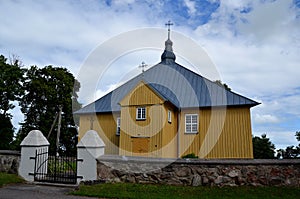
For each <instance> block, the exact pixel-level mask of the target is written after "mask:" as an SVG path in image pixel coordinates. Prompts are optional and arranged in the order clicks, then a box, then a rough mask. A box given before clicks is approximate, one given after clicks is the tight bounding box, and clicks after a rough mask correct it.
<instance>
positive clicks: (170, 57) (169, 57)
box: [161, 20, 176, 63]
mask: <svg viewBox="0 0 300 199" xmlns="http://www.w3.org/2000/svg"><path fill="white" fill-rule="evenodd" d="M165 25H166V26H168V39H167V41H166V42H165V50H164V52H163V54H162V55H161V61H162V62H166V63H169V62H174V61H175V59H176V56H175V54H174V53H173V48H172V46H173V42H172V41H171V40H170V26H172V25H173V23H171V21H170V20H169V21H168V23H166V24H165Z"/></svg>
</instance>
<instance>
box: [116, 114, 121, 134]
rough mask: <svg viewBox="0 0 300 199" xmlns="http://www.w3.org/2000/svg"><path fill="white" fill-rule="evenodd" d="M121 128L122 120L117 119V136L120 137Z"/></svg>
mask: <svg viewBox="0 0 300 199" xmlns="http://www.w3.org/2000/svg"><path fill="white" fill-rule="evenodd" d="M120 127H121V118H120V117H118V118H117V131H116V135H120Z"/></svg>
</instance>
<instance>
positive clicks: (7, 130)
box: [0, 114, 14, 150]
mask: <svg viewBox="0 0 300 199" xmlns="http://www.w3.org/2000/svg"><path fill="white" fill-rule="evenodd" d="M0 121H1V122H0V136H1V139H0V150H7V149H11V147H10V144H11V142H12V141H13V136H14V128H13V125H12V123H11V121H10V117H8V116H6V115H3V114H0Z"/></svg>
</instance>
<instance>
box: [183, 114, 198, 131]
mask: <svg viewBox="0 0 300 199" xmlns="http://www.w3.org/2000/svg"><path fill="white" fill-rule="evenodd" d="M192 116H197V123H193V122H192ZM187 117H191V123H189V124H190V125H191V127H190V131H187V121H186V120H187ZM184 118H185V126H184V127H185V128H184V131H185V133H186V134H197V133H198V131H199V115H198V114H185V117H184ZM195 124H196V125H197V130H196V131H192V129H193V125H195Z"/></svg>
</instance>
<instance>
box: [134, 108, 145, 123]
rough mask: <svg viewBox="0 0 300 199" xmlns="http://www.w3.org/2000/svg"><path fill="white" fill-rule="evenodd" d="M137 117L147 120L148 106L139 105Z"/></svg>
mask: <svg viewBox="0 0 300 199" xmlns="http://www.w3.org/2000/svg"><path fill="white" fill-rule="evenodd" d="M136 119H137V120H145V119H146V108H145V107H139V108H137V109H136Z"/></svg>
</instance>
